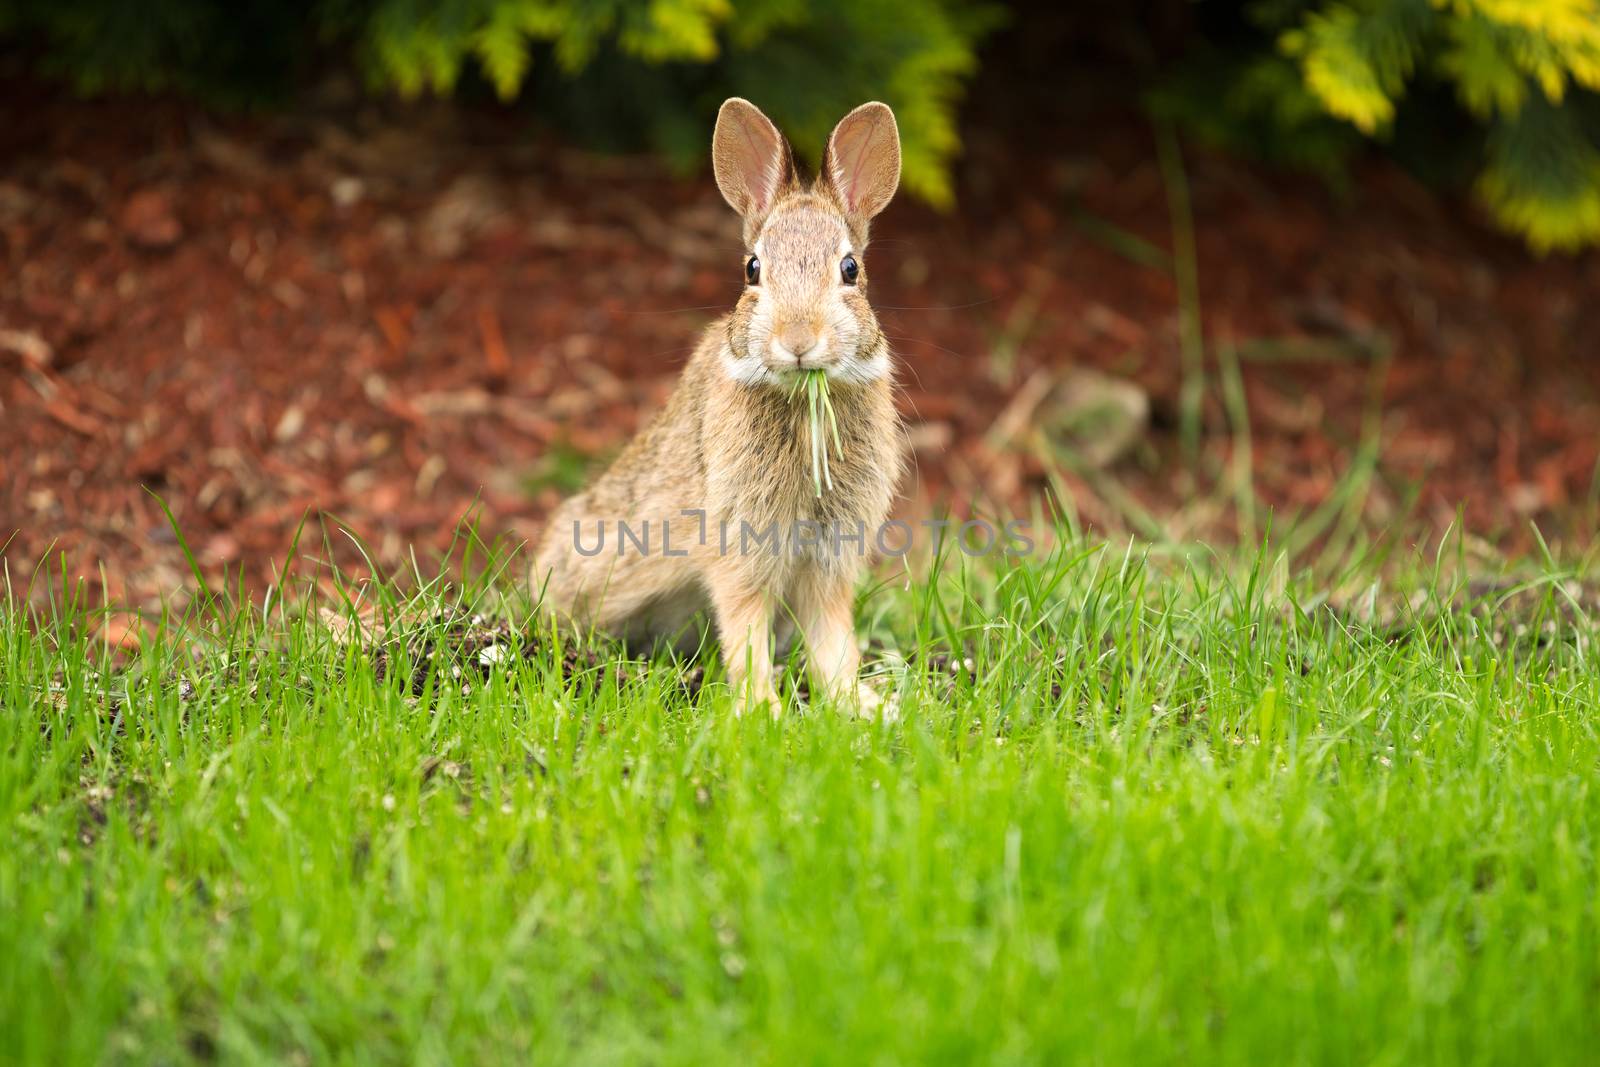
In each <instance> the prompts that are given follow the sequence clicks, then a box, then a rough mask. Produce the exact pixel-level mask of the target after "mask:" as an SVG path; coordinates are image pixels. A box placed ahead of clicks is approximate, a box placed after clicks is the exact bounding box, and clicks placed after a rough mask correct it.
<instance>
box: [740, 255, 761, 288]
mask: <svg viewBox="0 0 1600 1067" xmlns="http://www.w3.org/2000/svg"><path fill="white" fill-rule="evenodd" d="M744 280H745V281H746V282H748V283H749V284H751V285H760V284H761V261H760V260H759V259H757V258H756V257H755V256H751V257H750V258H749V259H747V260H745V261H744Z"/></svg>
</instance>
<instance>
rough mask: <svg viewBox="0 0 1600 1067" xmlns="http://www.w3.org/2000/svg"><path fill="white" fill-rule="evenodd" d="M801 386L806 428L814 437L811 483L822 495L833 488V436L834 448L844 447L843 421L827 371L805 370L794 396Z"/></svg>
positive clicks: (792, 391)
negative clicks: (836, 409)
mask: <svg viewBox="0 0 1600 1067" xmlns="http://www.w3.org/2000/svg"><path fill="white" fill-rule="evenodd" d="M800 389H804V390H805V394H806V428H807V430H808V432H809V433H810V436H811V485H812V488H813V489H815V491H816V494H817V496H818V497H821V496H822V490H823V488H824V487H826V488H828V489H830V490H831V489H832V488H833V471H832V470H831V469H830V465H829V462H828V459H829V457H828V449H829V438H830V437H831V438H832V447H833V448H834V449H835V450H842V448H841V443H840V438H839V420H838V418H837V417H836V416H835V415H834V411H833V402H832V400H831V399H830V398H829V396H828V375H827V372H826V371H821V370H808V371H802V372H801V373H800V376H799V377H798V378H796V379H795V384H794V386H793V388H791V389H790V391H789V396H790V398H791V399H793V398H794V396H795V394H796V392H798V391H799V390H800Z"/></svg>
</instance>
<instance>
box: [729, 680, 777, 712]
mask: <svg viewBox="0 0 1600 1067" xmlns="http://www.w3.org/2000/svg"><path fill="white" fill-rule="evenodd" d="M763 710H765V711H766V713H767V714H768V715H771V716H772V717H773V718H774V719H777V718H781V717H782V716H783V701H782V700H780V699H779V698H778V691H777V690H776V689H774V688H772V686H770V685H768V686H766V687H765V688H758V687H756V686H749V687H747V688H745V689H744V690H743V691H742V692H740V693H739V694H738V695H737V696H735V697H734V698H733V714H734V715H735V716H736V717H739V718H742V717H744V715H745V714H747V713H752V712H758V711H763Z"/></svg>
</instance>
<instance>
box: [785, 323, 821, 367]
mask: <svg viewBox="0 0 1600 1067" xmlns="http://www.w3.org/2000/svg"><path fill="white" fill-rule="evenodd" d="M778 343H779V344H780V345H782V346H783V348H784V351H786V352H788V353H789V354H790V355H791V356H793V357H794V358H795V359H800V358H801V357H802V356H804V355H805V354H806V353H808V352H810V351H811V350H812V349H813V348H815V347H817V331H816V329H815V328H814V327H812V326H811V325H810V324H809V323H804V322H791V323H789V324H788V325H787V326H785V327H784V328H783V329H782V330H781V331H780V332H779V333H778Z"/></svg>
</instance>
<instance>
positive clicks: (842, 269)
mask: <svg viewBox="0 0 1600 1067" xmlns="http://www.w3.org/2000/svg"><path fill="white" fill-rule="evenodd" d="M860 273H861V267H860V265H859V264H857V263H856V257H855V256H845V257H844V259H842V260H840V261H839V277H840V278H842V279H844V283H845V284H846V285H854V284H855V283H856V276H857V275H859V274H860Z"/></svg>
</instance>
